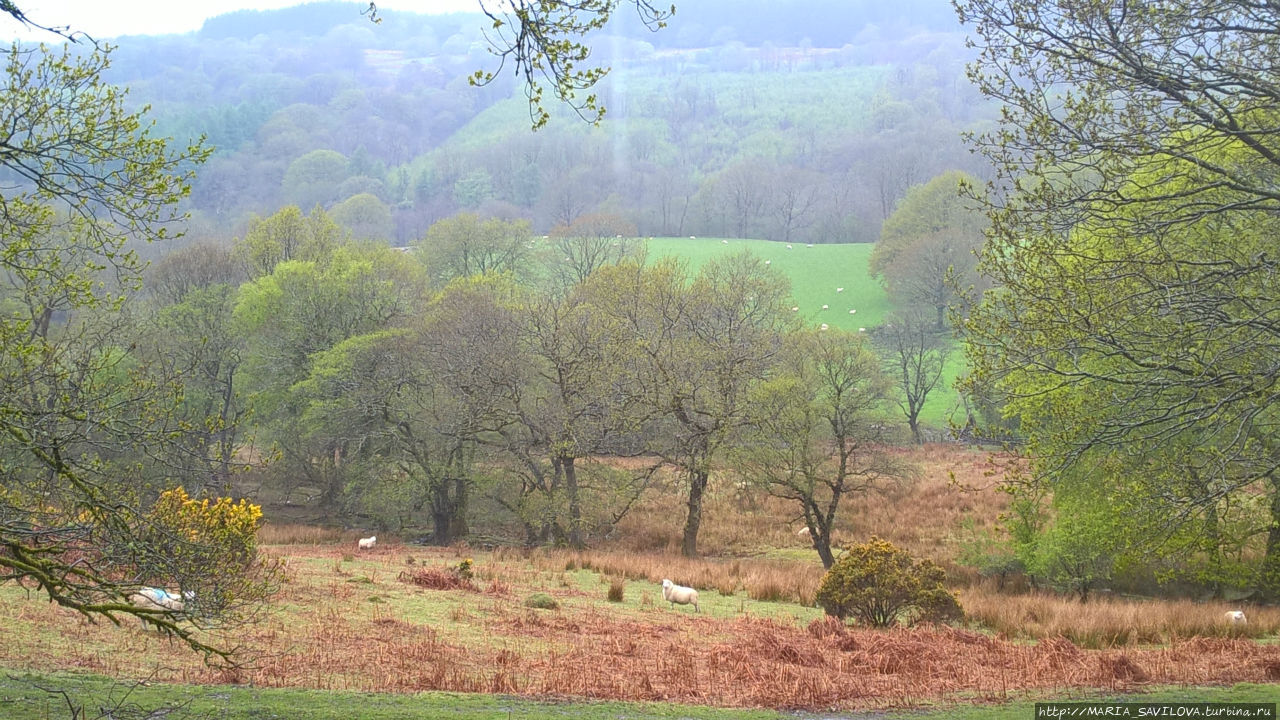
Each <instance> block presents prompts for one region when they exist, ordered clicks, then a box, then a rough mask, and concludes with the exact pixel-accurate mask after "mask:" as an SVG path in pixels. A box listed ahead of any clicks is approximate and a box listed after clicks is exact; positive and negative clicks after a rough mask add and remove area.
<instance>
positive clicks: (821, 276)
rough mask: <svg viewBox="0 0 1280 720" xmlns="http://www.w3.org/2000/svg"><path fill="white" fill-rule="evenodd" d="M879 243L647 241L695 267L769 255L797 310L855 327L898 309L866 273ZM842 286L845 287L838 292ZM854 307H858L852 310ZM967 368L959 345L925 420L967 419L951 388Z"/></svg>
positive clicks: (656, 251) (940, 425) (940, 424)
mask: <svg viewBox="0 0 1280 720" xmlns="http://www.w3.org/2000/svg"><path fill="white" fill-rule="evenodd" d="M874 247H875V245H872V244H869V243H857V244H842V245H813V246H812V247H810V246H807V245H805V244H804V243H790V244H788V243H783V242H773V241H770V240H739V239H736V238H702V237H698V238H687V237H686V238H653V239H652V240H649V241H648V250H649V254H650V256H652V257H665V256H672V257H678V258H682V259H684V260H685V261H686V262H688V263H689V266H690V268H691V269H694V270H696V269H697V268H698V267H700V266H701V265H702V263H704V262H706V261H707V260H709V259H711V258H713V257H719V256H722V255H728V254H731V253H736V252H742V251H743V250H744V249H745V250H748V251H750V252H752V253H753V254H755V255H757V256H759V257H760V258H761V259H763V260H768V261H769V268H770V269H771V270H773V271H774V272H780V273H784V274H785V275H786V276H787V277H788V278H790V280H791V296H792V298H793V299H794V301H795V304H794V307H797V308H799V310H797V313H798V314H799V316H800V317H801V318H802V319H803V320H804V321H805V322H806V323H809V324H810V325H812V326H818V325H821V324H822V323H826V324H827V325H829V326H831V327H838V328H842V329H845V330H849V331H851V332H857V331H858V329H859V328H866V329H868V330H870V329H871V328H874V327H876V326H877V325H879V324H881V323H882V322H884V318H885V316H886V315H888V314H889V313H890V312H892V311H893V306H892V305H890V303H889V299H888V297H887V296H886V295H885V292H884V288H883V287H881V285H880V283H879V281H877V280H876V279H874V278H872V277H871V276H870V274H868V272H867V259H868V258H870V257H871V251H872V249H873V248H874ZM788 248H789V249H788ZM837 288H844V290H843V291H842V292H837V291H836V290H837ZM823 305H826V306H827V309H826V310H823V309H822V306H823ZM850 310H855V311H857V312H854V313H850V312H849V311H850ZM963 372H964V360H963V357H962V356H961V354H960V351H959V349H958V347H957V349H956V350H954V351H953V352H952V354H951V357H950V359H949V360H948V362H947V365H946V367H945V368H944V370H943V380H942V383H941V384H940V385H939V387H938V388H937V389H936V390H935V391H934V392H933V394H932V395H930V397H929V401H928V402H927V403H926V405H925V408H924V411H923V412H922V413H921V421H922V422H923V423H924V424H925V425H927V426H929V427H932V428H935V429H937V430H945V429H946V428H947V427H948V426H949V424H950V422H951V420H952V419H957V420H960V421H962V420H963V415H962V414H960V413H961V411H960V407H959V397H960V396H959V394H958V393H957V392H956V391H955V389H954V388H953V387H952V385H953V383H954V382H955V379H956V378H957V377H958V376H960V375H961V374H963ZM894 412H895V413H896V412H897V411H896V409H895V411H894ZM904 427H905V421H904Z"/></svg>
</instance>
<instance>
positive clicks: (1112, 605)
mask: <svg viewBox="0 0 1280 720" xmlns="http://www.w3.org/2000/svg"><path fill="white" fill-rule="evenodd" d="M960 604H961V606H962V607H963V608H964V610H965V614H966V615H967V616H968V617H969V619H970V620H973V621H976V622H978V623H980V624H982V625H984V626H985V627H988V628H990V629H991V630H993V631H995V632H997V633H1003V634H1004V635H1007V636H1009V637H1015V638H1033V639H1042V638H1051V637H1063V638H1068V639H1070V640H1071V641H1072V642H1073V643H1075V644H1077V645H1080V646H1081V647H1088V648H1109V647H1120V646H1132V645H1152V644H1159V643H1170V642H1173V641H1175V640H1179V639H1185V638H1193V637H1263V636H1266V635H1273V634H1275V633H1277V632H1280V608H1276V607H1267V606H1241V605H1238V604H1229V603H1226V602H1194V601H1192V600H1154V599H1128V598H1115V597H1106V596H1103V597H1098V598H1094V599H1091V600H1089V601H1088V602H1086V603H1081V602H1079V601H1077V600H1075V599H1073V598H1068V597H1063V596H1061V595H1050V594H1047V593H1033V594H1027V595H1005V594H1001V593H996V592H992V591H991V590H990V589H988V588H985V587H970V588H966V589H964V590H961V591H960ZM1240 609H1243V610H1244V611H1245V616H1246V617H1247V618H1248V620H1249V622H1248V624H1247V625H1245V626H1243V627H1241V626H1234V625H1231V624H1229V623H1228V622H1226V619H1225V617H1224V615H1225V613H1226V612H1227V611H1228V610H1240Z"/></svg>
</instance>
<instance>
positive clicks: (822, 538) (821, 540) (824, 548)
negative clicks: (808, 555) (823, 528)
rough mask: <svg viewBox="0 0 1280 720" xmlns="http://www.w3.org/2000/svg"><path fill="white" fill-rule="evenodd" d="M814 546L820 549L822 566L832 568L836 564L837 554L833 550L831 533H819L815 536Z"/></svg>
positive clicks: (825, 568)
mask: <svg viewBox="0 0 1280 720" xmlns="http://www.w3.org/2000/svg"><path fill="white" fill-rule="evenodd" d="M813 546H814V547H815V548H817V550H818V557H820V558H822V568H823V569H824V570H830V569H831V566H832V565H835V564H836V556H835V555H834V554H833V553H832V552H831V534H830V533H825V534H824V533H818V535H817V536H816V537H814V538H813Z"/></svg>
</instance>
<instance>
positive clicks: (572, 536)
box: [560, 457, 583, 550]
mask: <svg viewBox="0 0 1280 720" xmlns="http://www.w3.org/2000/svg"><path fill="white" fill-rule="evenodd" d="M560 463H561V464H562V465H563V466H564V491H565V493H566V494H567V495H568V496H569V544H570V545H571V546H573V547H574V548H575V549H577V550H581V549H582V546H583V543H582V504H581V502H580V500H579V498H578V469H577V467H576V466H575V465H574V458H572V457H566V458H560Z"/></svg>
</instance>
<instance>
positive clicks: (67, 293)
mask: <svg viewBox="0 0 1280 720" xmlns="http://www.w3.org/2000/svg"><path fill="white" fill-rule="evenodd" d="M0 9H3V10H4V11H5V12H9V13H10V14H13V13H14V12H15V10H16V9H15V8H14V7H13V6H12V5H11V4H9V3H6V4H5V7H3V8H0ZM5 62H6V65H5V67H6V73H5V80H4V83H3V85H2V86H0V100H2V101H0V120H2V121H3V127H4V128H5V129H6V132H5V139H4V140H3V141H2V143H0V146H2V150H0V166H3V170H4V172H3V175H4V180H3V181H0V267H2V268H3V272H2V273H0V278H2V281H0V475H3V482H2V483H0V548H2V549H3V551H2V552H0V582H11V581H16V582H22V583H25V584H26V586H27V587H34V588H36V589H37V591H38V592H40V593H42V594H44V595H45V596H47V597H48V598H49V599H50V600H51V601H52V602H55V603H57V604H58V605H60V606H62V607H65V608H69V609H71V610H74V611H76V612H78V613H80V614H82V615H83V616H84V617H86V618H87V619H89V620H90V621H97V620H101V619H104V618H105V619H108V620H110V621H112V622H119V621H120V618H121V617H122V616H130V615H133V616H146V617H148V619H150V620H152V621H153V622H154V623H155V624H156V625H158V626H159V627H160V628H161V629H162V630H164V631H165V632H167V633H169V634H171V635H174V636H177V637H179V638H181V639H182V640H183V641H184V642H185V643H187V644H188V645H190V646H191V647H194V648H198V649H200V650H204V651H206V652H209V653H213V654H215V655H218V656H222V657H224V658H225V657H228V656H229V654H230V653H229V651H228V650H226V649H218V648H215V647H213V646H211V645H210V644H209V642H208V641H207V639H206V638H202V636H201V635H200V633H199V628H197V627H195V626H193V625H190V624H188V623H185V622H182V618H181V617H179V616H175V615H173V614H171V613H159V614H156V613H150V612H147V611H145V610H142V609H140V608H137V607H134V606H133V605H132V604H130V603H129V602H127V597H128V595H129V594H130V593H131V592H133V591H136V589H137V588H138V586H139V584H140V583H142V582H145V581H151V580H152V579H155V580H156V581H163V582H165V583H172V582H179V581H181V580H182V579H184V578H188V577H191V573H192V572H193V571H194V572H200V573H206V574H208V575H210V576H213V575H216V574H217V573H220V572H225V573H227V578H228V579H232V578H237V579H245V580H247V582H246V584H245V586H244V588H245V592H244V593H243V594H241V595H240V596H239V597H240V599H241V600H244V601H246V602H247V603H248V604H256V603H257V602H259V601H260V600H261V599H262V598H263V597H264V595H265V594H266V593H267V592H269V587H268V586H267V585H264V584H261V583H256V582H253V578H251V577H250V576H249V574H248V571H247V569H246V568H245V567H244V566H241V567H239V568H236V567H233V566H231V565H227V564H224V560H225V559H226V558H224V557H223V556H221V555H220V554H213V555H205V556H202V558H201V559H200V560H199V561H196V562H193V563H191V564H190V565H188V566H186V567H185V569H184V568H181V567H179V565H178V564H177V563H175V558H174V557H173V555H172V553H170V552H168V551H167V550H166V549H165V547H177V548H181V549H182V550H184V551H187V552H196V551H199V550H200V549H201V548H202V547H203V546H204V545H203V543H202V542H201V540H200V538H198V537H196V538H192V537H189V536H186V535H183V534H182V533H180V532H175V531H169V532H165V528H164V527H163V526H162V525H160V524H158V523H157V522H156V520H155V518H154V517H152V516H151V514H150V509H151V508H152V506H153V501H154V500H155V492H156V490H157V489H159V488H163V487H165V486H167V485H172V484H173V483H174V482H175V481H176V482H182V480H183V479H184V478H183V477H182V473H181V467H182V465H181V463H180V462H179V458H180V456H181V454H182V453H183V452H184V449H183V448H182V447H180V446H179V444H178V443H175V442H174V437H175V436H176V434H177V433H180V432H181V431H182V425H181V422H180V421H179V414H178V413H177V412H175V408H176V407H177V406H178V404H179V399H180V397H181V394H182V389H181V378H179V377H174V376H172V375H171V374H169V373H167V372H165V368H163V367H157V366H154V365H150V364H148V363H147V362H146V360H145V358H143V357H141V356H140V354H139V353H137V352H136V350H137V347H136V343H135V342H131V341H130V338H136V337H137V328H136V326H135V325H134V323H133V321H132V318H131V316H130V315H129V313H128V310H129V307H130V306H129V301H130V299H131V297H132V296H133V294H134V292H135V291H136V290H137V288H138V285H139V281H140V279H141V276H142V271H143V264H142V262H141V261H140V260H139V258H138V256H137V255H136V254H135V252H134V251H133V250H131V249H130V248H129V247H127V245H128V243H130V242H134V241H150V240H160V239H164V238H168V237H172V236H173V233H172V232H171V229H172V228H173V226H174V225H175V224H176V223H179V222H181V221H182V219H183V217H184V216H183V215H182V213H181V211H180V210H179V209H178V204H179V203H180V202H181V200H182V199H183V198H184V197H186V195H187V194H188V192H189V183H190V179H191V170H190V168H191V167H192V165H194V164H197V163H199V162H200V161H202V160H203V159H204V158H205V157H207V155H208V150H206V149H205V148H203V147H201V146H200V145H199V144H197V145H193V146H190V147H187V148H186V149H185V150H180V151H176V152H175V151H173V150H172V149H170V147H169V145H168V143H167V142H166V141H165V140H162V139H158V138H155V137H152V136H151V135H150V132H149V130H148V128H147V126H146V125H145V123H144V117H145V116H144V114H143V113H142V112H130V111H128V110H126V109H125V99H124V93H123V92H122V91H120V90H117V89H116V88H114V87H112V86H110V85H107V84H106V83H104V82H103V81H102V78H101V73H102V71H103V70H104V69H105V67H106V66H107V62H108V61H107V55H106V53H105V52H102V51H96V50H95V51H92V52H89V53H85V54H82V55H79V56H75V57H73V56H72V55H71V54H69V53H66V52H64V53H62V54H51V53H49V52H48V51H46V50H44V49H22V48H19V47H16V46H15V47H14V48H13V49H11V50H10V51H9V52H8V54H7V57H6V58H5ZM156 533H160V535H161V536H162V537H163V538H164V539H165V541H166V542H167V543H170V544H169V545H168V546H165V547H162V546H161V544H160V543H158V542H157V541H156V537H157V535H156ZM240 570H245V571H246V572H244V573H241V572H240ZM239 607H241V608H243V607H245V605H240V606H239ZM221 609H222V610H225V611H226V612H225V613H222V616H223V617H224V618H225V619H230V618H232V617H234V612H233V610H234V608H232V607H225V608H221ZM214 619H216V616H215V617H214Z"/></svg>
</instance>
